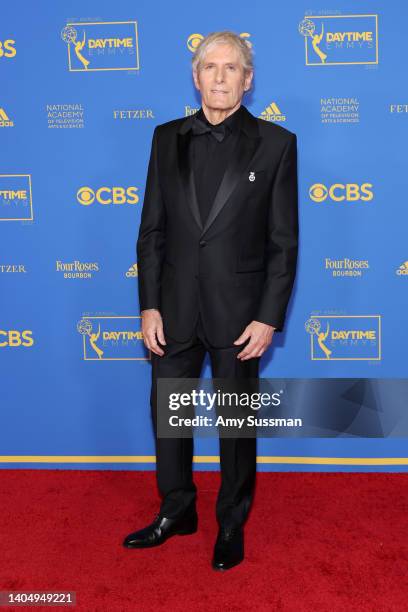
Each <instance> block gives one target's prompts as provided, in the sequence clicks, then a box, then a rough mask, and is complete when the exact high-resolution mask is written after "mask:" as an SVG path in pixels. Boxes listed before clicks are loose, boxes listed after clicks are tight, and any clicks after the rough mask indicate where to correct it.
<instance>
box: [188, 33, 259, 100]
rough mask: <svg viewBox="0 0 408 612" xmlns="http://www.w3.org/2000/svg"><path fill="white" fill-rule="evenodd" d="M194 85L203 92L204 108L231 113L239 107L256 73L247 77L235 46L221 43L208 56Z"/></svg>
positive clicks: (194, 74) (206, 55)
mask: <svg viewBox="0 0 408 612" xmlns="http://www.w3.org/2000/svg"><path fill="white" fill-rule="evenodd" d="M193 78H194V83H195V86H196V87H197V89H198V90H199V91H200V92H201V99H202V103H203V105H205V106H207V107H208V108H210V109H213V110H216V109H217V110H228V109H232V108H234V107H235V106H237V105H238V104H239V103H240V102H241V100H242V96H243V95H244V91H246V90H247V89H249V87H250V85H251V81H252V72H251V73H249V74H248V75H247V76H246V77H245V76H244V70H243V67H242V65H241V58H240V54H239V51H238V50H237V49H236V48H235V47H233V46H232V45H229V44H225V43H222V44H221V43H219V44H217V45H215V46H214V47H212V48H211V49H210V50H209V51H207V53H206V54H205V56H204V58H203V61H202V62H201V64H200V69H199V71H198V73H197V72H195V71H193Z"/></svg>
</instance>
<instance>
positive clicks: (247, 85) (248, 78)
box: [244, 70, 254, 91]
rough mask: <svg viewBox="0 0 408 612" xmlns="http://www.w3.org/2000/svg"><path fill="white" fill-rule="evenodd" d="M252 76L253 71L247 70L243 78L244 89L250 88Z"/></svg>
mask: <svg viewBox="0 0 408 612" xmlns="http://www.w3.org/2000/svg"><path fill="white" fill-rule="evenodd" d="M253 77H254V71H253V70H251V72H248V74H247V75H246V76H245V80H244V89H245V91H249V90H250V89H251V85H252V79H253Z"/></svg>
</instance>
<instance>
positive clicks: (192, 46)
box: [187, 32, 252, 53]
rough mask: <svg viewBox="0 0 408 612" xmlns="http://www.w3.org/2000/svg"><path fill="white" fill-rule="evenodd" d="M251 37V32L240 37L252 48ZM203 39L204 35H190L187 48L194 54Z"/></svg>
mask: <svg viewBox="0 0 408 612" xmlns="http://www.w3.org/2000/svg"><path fill="white" fill-rule="evenodd" d="M250 36H251V35H250V33H249V32H241V34H240V37H241V38H243V39H244V40H245V42H246V44H247V46H248V47H252V43H251V41H250V40H249V37H250ZM203 38H204V36H203V35H202V34H198V33H197V34H190V36H189V37H188V38H187V48H188V49H189V50H190V51H191V52H192V53H194V52H195V50H196V49H197V47H198V46H199V45H200V44H201V41H202V40H203Z"/></svg>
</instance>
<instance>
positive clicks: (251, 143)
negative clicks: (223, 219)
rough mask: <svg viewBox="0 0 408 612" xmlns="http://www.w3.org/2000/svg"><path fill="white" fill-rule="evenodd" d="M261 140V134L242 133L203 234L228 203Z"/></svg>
mask: <svg viewBox="0 0 408 612" xmlns="http://www.w3.org/2000/svg"><path fill="white" fill-rule="evenodd" d="M261 140H262V139H261V137H260V136H257V137H255V138H249V137H248V136H247V135H246V134H245V133H244V132H241V133H240V135H239V140H238V145H237V147H236V149H235V150H234V154H233V155H232V156H231V159H230V161H229V163H228V165H227V168H226V170H225V173H224V176H223V178H222V181H221V184H220V186H219V188H218V191H217V193H216V196H215V198H214V202H213V205H212V207H211V210H210V212H209V215H208V217H207V220H206V222H205V225H204V228H203V230H202V234H201V235H203V234H204V233H205V232H206V231H207V230H208V228H209V227H210V225H211V224H212V223H213V222H214V220H215V218H216V217H217V216H218V215H219V213H220V212H221V210H222V209H223V207H224V206H225V204H226V203H227V201H228V198H229V197H230V195H231V194H232V192H233V191H234V189H235V187H236V186H237V184H238V181H239V180H240V179H241V177H242V172H243V171H244V170H245V168H246V167H247V166H248V164H249V163H250V162H251V159H252V158H253V157H254V155H255V153H256V151H257V149H258V147H259V144H260V142H261Z"/></svg>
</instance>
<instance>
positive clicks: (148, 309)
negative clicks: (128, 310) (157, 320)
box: [140, 308, 160, 314]
mask: <svg viewBox="0 0 408 612" xmlns="http://www.w3.org/2000/svg"><path fill="white" fill-rule="evenodd" d="M152 310H155V311H156V312H160V311H159V309H158V308H144V309H143V310H141V311H140V313H141V314H143V313H144V312H151V311H152Z"/></svg>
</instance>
